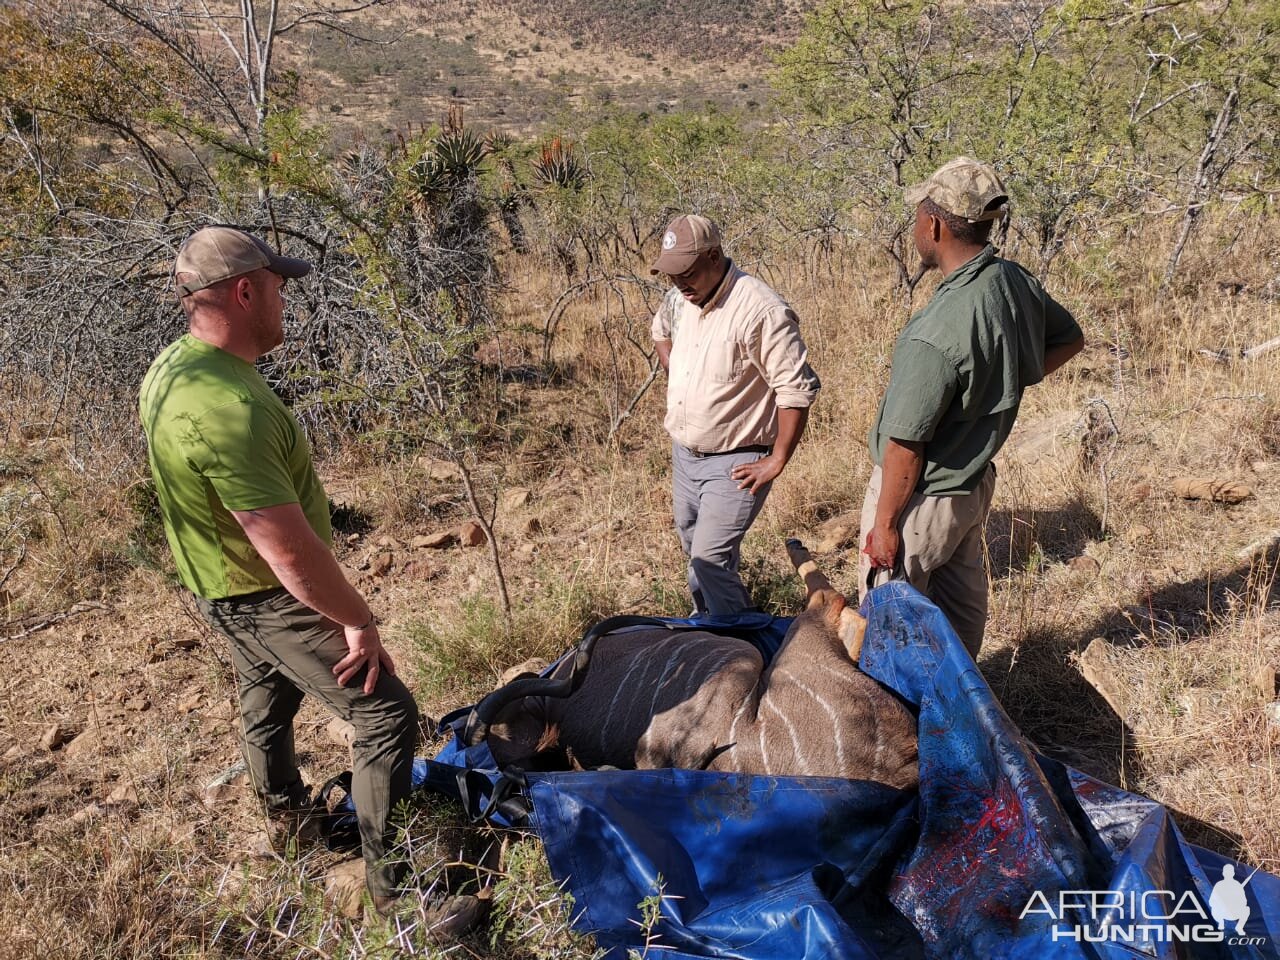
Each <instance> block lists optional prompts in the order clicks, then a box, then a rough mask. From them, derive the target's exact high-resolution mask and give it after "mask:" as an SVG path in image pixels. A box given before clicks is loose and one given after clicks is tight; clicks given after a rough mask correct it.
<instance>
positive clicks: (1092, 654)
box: [1079, 637, 1126, 719]
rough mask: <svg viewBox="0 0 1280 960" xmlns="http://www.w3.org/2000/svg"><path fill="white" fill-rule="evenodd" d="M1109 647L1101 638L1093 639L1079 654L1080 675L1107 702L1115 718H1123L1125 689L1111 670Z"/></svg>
mask: <svg viewBox="0 0 1280 960" xmlns="http://www.w3.org/2000/svg"><path fill="white" fill-rule="evenodd" d="M1109 649H1110V645H1109V644H1108V643H1107V641H1106V640H1104V639H1103V638H1102V637H1094V638H1093V639H1092V640H1090V641H1089V645H1088V646H1087V647H1085V648H1084V651H1083V652H1082V653H1081V654H1080V659H1079V666H1080V674H1081V676H1083V677H1084V678H1085V680H1087V681H1088V683H1089V686H1091V687H1093V689H1094V690H1096V691H1097V692H1098V695H1099V696H1100V697H1102V699H1103V700H1105V701H1106V702H1107V706H1109V707H1110V708H1111V709H1112V710H1114V711H1115V714H1116V716H1117V717H1120V718H1121V719H1124V717H1125V701H1126V696H1125V688H1124V684H1123V683H1122V682H1121V681H1120V679H1119V678H1118V677H1116V675H1115V673H1114V671H1113V670H1112V669H1111V659H1110V657H1109V656H1108V650H1109Z"/></svg>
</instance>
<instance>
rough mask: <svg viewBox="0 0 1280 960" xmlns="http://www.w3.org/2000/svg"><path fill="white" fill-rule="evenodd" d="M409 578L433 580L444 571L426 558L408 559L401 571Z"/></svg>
mask: <svg viewBox="0 0 1280 960" xmlns="http://www.w3.org/2000/svg"><path fill="white" fill-rule="evenodd" d="M401 572H402V573H403V574H404V575H405V576H406V577H408V578H409V579H410V580H423V581H426V580H434V579H435V578H436V577H438V576H440V574H441V573H443V572H444V571H443V570H441V569H440V568H439V567H437V566H436V565H435V564H434V563H428V562H427V561H426V560H410V561H409V562H408V563H406V564H405V565H404V570H403V571H401Z"/></svg>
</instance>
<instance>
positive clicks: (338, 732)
mask: <svg viewBox="0 0 1280 960" xmlns="http://www.w3.org/2000/svg"><path fill="white" fill-rule="evenodd" d="M324 732H325V733H327V734H328V735H329V739H330V740H332V741H333V742H334V743H336V744H339V745H340V746H344V747H350V746H351V742H352V741H353V740H355V738H356V728H355V727H353V726H352V725H351V724H349V723H348V722H347V721H346V720H343V719H342V718H341V717H334V718H333V719H332V720H330V721H329V723H328V724H327V725H326V726H325V728H324Z"/></svg>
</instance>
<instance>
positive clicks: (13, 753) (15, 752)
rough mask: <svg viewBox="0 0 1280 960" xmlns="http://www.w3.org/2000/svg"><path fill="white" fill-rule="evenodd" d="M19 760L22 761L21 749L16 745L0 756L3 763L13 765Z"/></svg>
mask: <svg viewBox="0 0 1280 960" xmlns="http://www.w3.org/2000/svg"><path fill="white" fill-rule="evenodd" d="M21 759H22V748H21V747H20V746H18V745H17V744H16V743H15V744H14V745H13V746H12V747H10V748H9V749H8V750H6V751H5V752H4V756H0V760H3V761H4V762H5V763H13V762H14V761H16V760H21Z"/></svg>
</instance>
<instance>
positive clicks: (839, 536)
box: [814, 517, 861, 553]
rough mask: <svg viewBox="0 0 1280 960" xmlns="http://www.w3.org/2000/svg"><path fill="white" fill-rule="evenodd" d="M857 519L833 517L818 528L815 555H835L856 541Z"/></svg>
mask: <svg viewBox="0 0 1280 960" xmlns="http://www.w3.org/2000/svg"><path fill="white" fill-rule="evenodd" d="M860 522H861V520H860V518H859V517H834V518H832V519H831V520H828V521H827V522H826V523H824V524H822V525H821V526H820V527H818V542H817V545H816V546H815V547H814V551H815V552H816V553H835V551H837V550H841V549H843V548H844V547H847V546H849V545H850V544H853V543H855V542H856V541H857V539H858V526H859V523H860Z"/></svg>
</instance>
